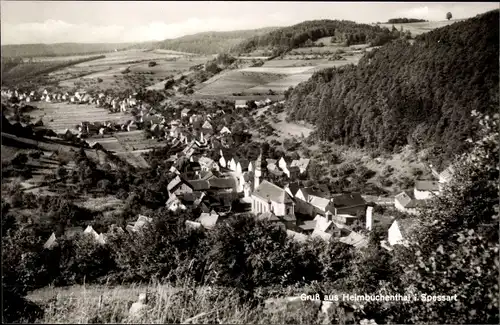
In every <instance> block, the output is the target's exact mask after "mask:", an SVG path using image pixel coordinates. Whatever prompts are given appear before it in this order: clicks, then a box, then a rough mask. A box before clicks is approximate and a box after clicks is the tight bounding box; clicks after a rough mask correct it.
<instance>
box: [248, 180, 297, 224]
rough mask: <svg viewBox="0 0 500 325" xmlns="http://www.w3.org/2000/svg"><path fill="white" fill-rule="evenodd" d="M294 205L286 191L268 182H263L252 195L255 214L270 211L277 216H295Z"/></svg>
mask: <svg viewBox="0 0 500 325" xmlns="http://www.w3.org/2000/svg"><path fill="white" fill-rule="evenodd" d="M294 205H295V204H294V202H293V199H292V198H291V196H290V195H289V194H288V193H287V192H286V191H285V190H284V189H282V188H280V187H279V186H276V185H274V184H272V183H270V182H268V181H262V183H261V184H260V185H259V186H258V187H257V188H256V189H255V191H254V192H253V193H252V212H253V213H254V214H258V213H263V212H267V211H269V212H273V213H274V214H275V215H276V216H286V215H294V214H295V211H294Z"/></svg>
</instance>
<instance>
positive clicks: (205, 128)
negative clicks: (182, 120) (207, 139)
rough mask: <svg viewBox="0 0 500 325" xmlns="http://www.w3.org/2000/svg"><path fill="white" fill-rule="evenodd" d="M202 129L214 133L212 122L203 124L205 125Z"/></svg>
mask: <svg viewBox="0 0 500 325" xmlns="http://www.w3.org/2000/svg"><path fill="white" fill-rule="evenodd" d="M201 129H202V130H203V131H205V132H212V133H213V130H214V129H213V127H212V124H210V122H208V121H205V123H203V125H202V126H201Z"/></svg>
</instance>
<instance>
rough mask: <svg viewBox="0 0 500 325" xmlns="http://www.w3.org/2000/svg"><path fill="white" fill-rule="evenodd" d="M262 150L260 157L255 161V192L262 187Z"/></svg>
mask: <svg viewBox="0 0 500 325" xmlns="http://www.w3.org/2000/svg"><path fill="white" fill-rule="evenodd" d="M261 168H262V150H261V151H260V154H259V157H258V158H257V160H256V161H255V171H254V181H253V190H254V191H255V190H256V189H257V188H258V187H259V185H260V178H261V177H262V170H261Z"/></svg>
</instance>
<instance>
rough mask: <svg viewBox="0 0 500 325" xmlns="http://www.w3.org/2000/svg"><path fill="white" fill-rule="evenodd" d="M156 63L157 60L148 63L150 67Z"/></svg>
mask: <svg viewBox="0 0 500 325" xmlns="http://www.w3.org/2000/svg"><path fill="white" fill-rule="evenodd" d="M155 65H156V62H155V61H151V62H149V63H148V67H150V68H151V67H154V66H155Z"/></svg>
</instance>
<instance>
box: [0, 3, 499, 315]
mask: <svg viewBox="0 0 500 325" xmlns="http://www.w3.org/2000/svg"><path fill="white" fill-rule="evenodd" d="M133 4H134V2H131V3H130V5H131V6H132V5H133ZM162 5H163V4H161V3H158V7H160V6H162ZM197 5H200V6H202V5H203V3H198V4H197ZM264 5H266V4H264ZM311 5H312V4H311ZM332 5H334V4H332ZM110 6H111V4H110ZM144 6H146V4H144ZM214 6H215V4H214ZM256 6H257V5H256ZM173 7H175V6H172V8H173ZM443 16H444V15H443ZM447 16H448V15H447ZM449 16H450V17H447V19H448V20H443V21H426V22H423V21H422V20H420V21H422V22H414V23H401V24H399V23H394V24H389V23H376V24H375V23H373V24H366V23H357V22H354V21H350V20H340V19H335V20H334V19H323V20H305V21H303V22H301V23H297V24H294V25H290V26H282V27H269V28H259V29H253V30H246V29H245V30H237V31H222V32H202V33H198V34H192V35H187V36H181V37H178V38H172V39H166V40H162V41H147V42H146V41H141V42H135V43H122V44H121V45H120V44H116V43H109V44H108V43H102V44H98V43H96V44H90V43H89V44H87V45H85V44H83V43H82V44H79V43H61V44H21V45H5V46H4V45H2V50H3V51H4V50H5V53H8V56H6V57H4V56H3V57H2V92H1V101H2V145H1V155H2V244H3V246H4V247H3V251H5V252H6V253H4V252H3V253H2V260H3V261H2V271H3V276H2V281H3V290H4V296H5V297H6V298H4V301H3V302H4V305H5V307H4V314H5V315H6V316H3V317H4V318H3V320H4V321H7V322H36V323H73V322H78V323H182V324H188V323H197V322H201V323H259V324H261V323H270V324H283V323H284V324H297V323H311V324H325V323H339V324H350V323H353V324H358V323H359V324H382V323H408V322H410V323H445V322H452V323H457V324H458V323H498V313H496V311H495V308H497V307H498V303H499V302H498V301H499V300H498V296H497V295H496V293H495V292H494V291H495V289H498V288H497V287H495V285H496V282H497V280H498V270H497V269H496V268H494V267H491V266H492V265H493V264H495V263H496V264H498V263H497V262H498V257H497V256H496V255H498V254H496V253H498V250H499V245H498V229H496V228H497V227H496V226H497V221H498V220H497V218H496V214H497V212H498V182H497V180H498V177H499V174H498V173H499V171H498V166H497V162H498V150H496V149H495V148H496V147H495V143H496V142H498V131H497V129H498V117H499V115H498V113H497V112H496V108H497V106H498V92H499V89H498V88H499V87H498V84H499V83H498V73H497V72H498V65H499V62H498V46H499V45H498V35H499V28H498V18H499V11H498V10H494V11H489V12H485V13H483V14H480V15H477V16H475V17H470V18H467V19H465V18H464V19H462V18H460V19H451V13H450V15H449ZM413 21H418V20H413ZM191 23H192V24H194V23H199V22H197V21H196V20H194V23H193V21H191ZM155 26H156V25H155ZM161 26H163V25H158V26H157V27H156V28H158V29H159V28H160V27H161ZM173 26H174V27H175V26H177V25H175V24H174V25H173ZM393 26H394V28H393ZM177 27H178V26H177ZM177 27H176V28H177ZM74 28H76V27H74ZM178 28H180V27H178ZM23 53H25V54H24V55H23ZM443 256H446V258H444V257H443ZM463 278H464V279H475V278H480V279H481V281H482V282H481V283H479V282H477V283H476V282H474V281H472V280H471V284H470V285H469V284H468V285H465V282H464V280H461V279H463ZM467 281H468V280H467ZM430 288H432V290H431V289H430ZM410 289H411V290H413V291H411V290H410ZM430 291H432V292H430ZM388 292H398V293H401V294H408V295H419V294H424V293H425V294H433V293H434V292H436V293H439V294H443V293H446V294H447V295H457V296H459V297H461V299H462V300H461V303H460V305H459V304H456V305H455V304H451V303H450V304H448V303H438V302H427V301H414V302H412V307H411V308H406V307H404V308H403V307H402V305H401V304H402V302H401V301H395V300H387V301H380V302H379V301H353V300H342V301H328V299H325V297H324V296H323V295H324V294H329V295H336V294H338V295H342V294H349V295H353V294H363V295H364V294H367V295H386V294H387V293H388ZM320 294H321V297H320V298H318V299H312V300H311V301H305V299H302V298H301V297H303V296H307V295H309V296H311V297H315V296H316V295H318V297H319V296H320ZM138 297H139V298H138ZM467 297H475V298H474V299H476V300H471V299H466V298H467ZM137 298H138V300H137ZM497 309H498V308H497ZM472 311H474V312H472ZM370 322H371V323H370Z"/></svg>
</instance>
